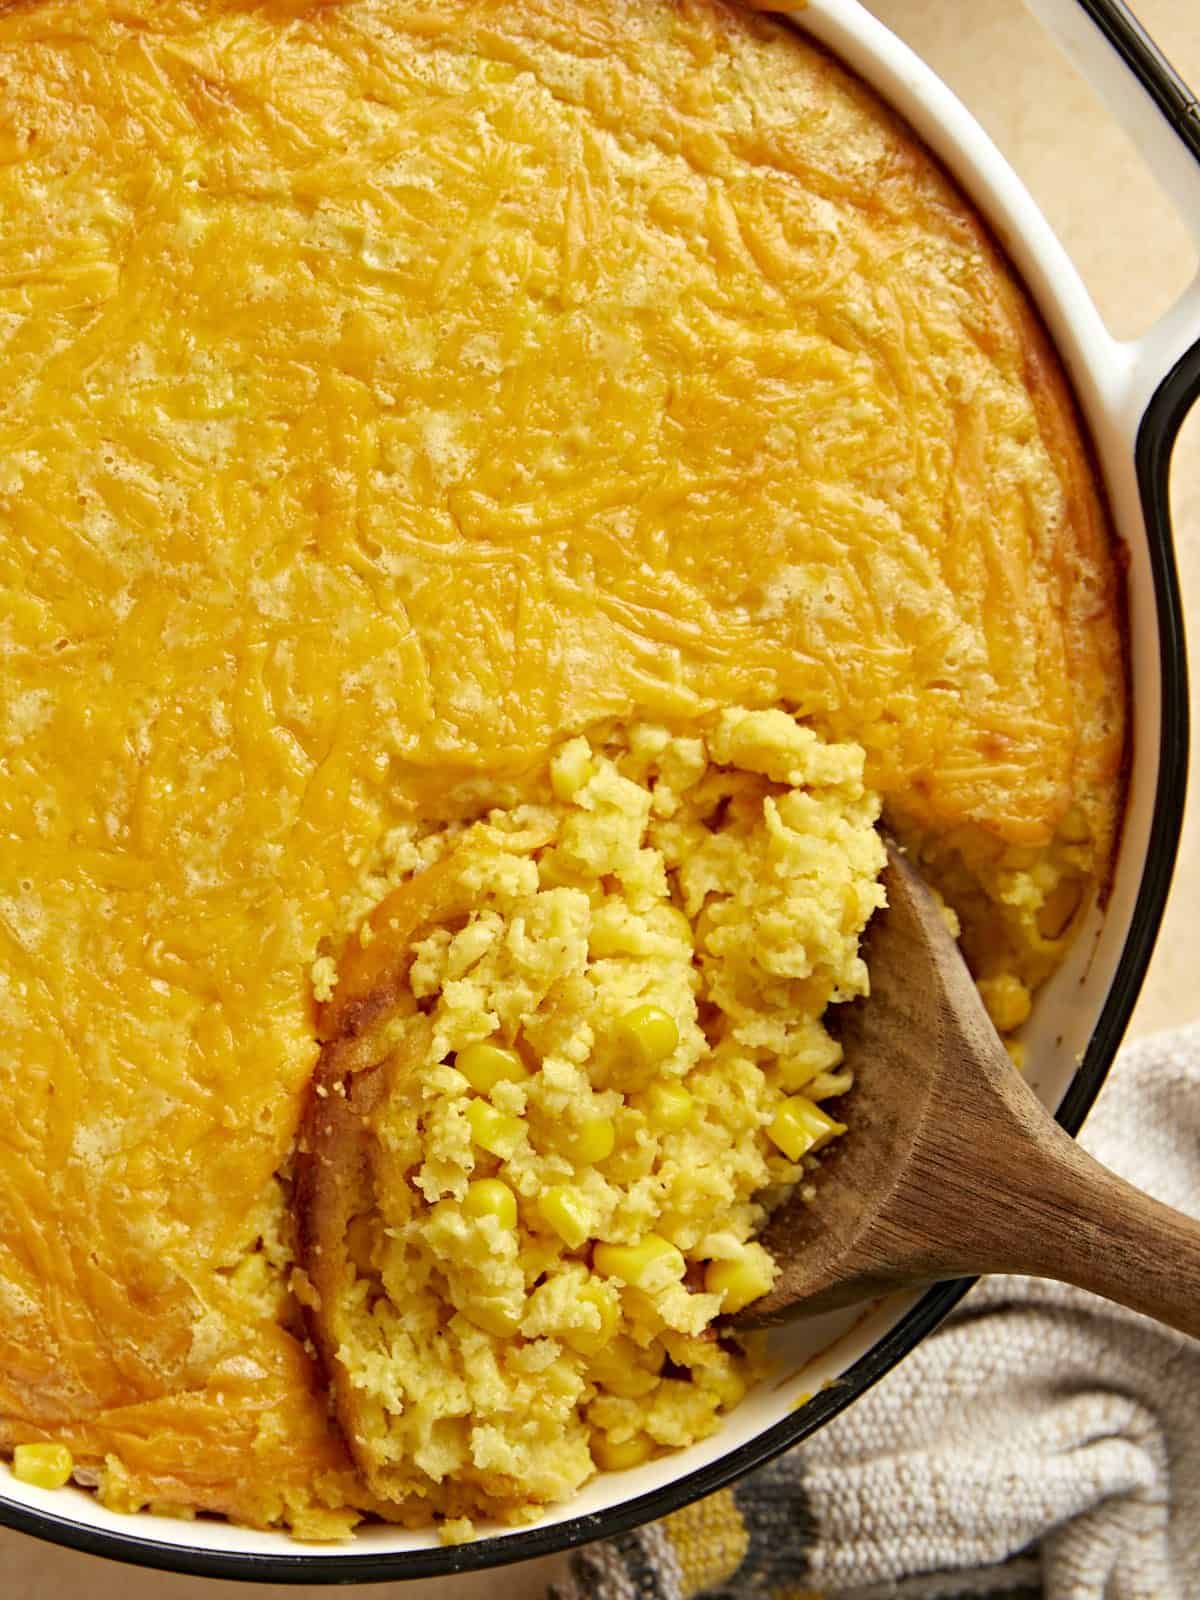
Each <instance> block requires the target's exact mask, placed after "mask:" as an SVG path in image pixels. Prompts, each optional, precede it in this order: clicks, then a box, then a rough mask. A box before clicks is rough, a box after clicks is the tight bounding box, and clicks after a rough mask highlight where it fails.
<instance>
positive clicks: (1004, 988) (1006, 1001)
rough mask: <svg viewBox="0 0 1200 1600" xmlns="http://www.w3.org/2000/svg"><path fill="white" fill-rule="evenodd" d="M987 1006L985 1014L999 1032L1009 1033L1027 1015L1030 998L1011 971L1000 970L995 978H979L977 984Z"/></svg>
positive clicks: (1030, 1003) (1017, 1026)
mask: <svg viewBox="0 0 1200 1600" xmlns="http://www.w3.org/2000/svg"><path fill="white" fill-rule="evenodd" d="M977 987H978V989H979V993H980V994H981V995H982V996H983V1003H984V1005H985V1006H986V1007H987V1014H988V1016H989V1017H991V1019H992V1021H993V1023H995V1025H996V1028H997V1030H998V1031H999V1032H1000V1033H1010V1032H1011V1031H1012V1029H1013V1028H1019V1027H1020V1026H1021V1024H1022V1023H1023V1022H1024V1021H1025V1019H1026V1018H1027V1017H1028V1016H1029V1012H1030V1008H1031V1006H1032V1003H1033V1002H1032V998H1031V996H1030V993H1029V990H1028V989H1027V988H1026V987H1025V985H1024V984H1023V983H1022V982H1021V980H1020V978H1018V977H1016V976H1015V975H1014V974H1013V973H1011V972H1002V973H1000V974H999V976H998V977H995V978H980V980H979V983H978V985H977Z"/></svg>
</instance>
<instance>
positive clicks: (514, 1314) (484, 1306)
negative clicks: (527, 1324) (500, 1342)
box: [462, 1300, 521, 1339]
mask: <svg viewBox="0 0 1200 1600" xmlns="http://www.w3.org/2000/svg"><path fill="white" fill-rule="evenodd" d="M462 1314H463V1316H464V1317H466V1319H467V1321H468V1322H473V1323H474V1324H475V1326H476V1327H477V1328H482V1329H483V1331H484V1333H493V1334H495V1336H496V1338H497V1339H511V1338H512V1336H513V1334H514V1333H516V1331H517V1329H518V1328H519V1327H520V1326H521V1313H520V1312H519V1311H514V1310H512V1308H511V1307H509V1306H506V1305H501V1304H500V1303H499V1302H498V1301H494V1300H493V1301H487V1300H478V1301H475V1302H473V1303H472V1304H471V1305H469V1306H463V1307H462Z"/></svg>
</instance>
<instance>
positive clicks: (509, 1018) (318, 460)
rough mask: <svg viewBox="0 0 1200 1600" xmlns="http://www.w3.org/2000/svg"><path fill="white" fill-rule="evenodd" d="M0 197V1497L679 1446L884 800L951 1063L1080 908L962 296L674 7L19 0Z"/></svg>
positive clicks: (186, 1502) (752, 55)
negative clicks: (914, 902) (914, 869)
mask: <svg viewBox="0 0 1200 1600" xmlns="http://www.w3.org/2000/svg"><path fill="white" fill-rule="evenodd" d="M0 148H2V151H3V160H2V161H0V377H2V378H3V382H2V384H0V652H2V661H3V665H2V667H0V1023H2V1033H3V1041H4V1042H3V1047H2V1048H0V1105H2V1108H3V1114H2V1115H0V1450H3V1452H4V1453H5V1454H6V1455H11V1458H12V1470H13V1471H14V1472H15V1473H16V1475H17V1476H18V1477H20V1478H23V1479H26V1480H27V1481H29V1482H31V1483H37V1484H41V1485H42V1486H43V1487H53V1486H56V1485H62V1484H65V1483H67V1482H69V1481H71V1480H72V1479H74V1481H75V1482H76V1483H80V1484H84V1485H90V1486H93V1487H94V1488H95V1490H96V1492H97V1493H98V1494H99V1496H100V1498H101V1499H102V1500H103V1502H104V1503H105V1504H106V1505H107V1506H109V1507H112V1508H116V1509H118V1510H130V1511H132V1510H138V1509H143V1508H146V1509H150V1510H155V1511H167V1512H175V1513H177V1514H180V1515H192V1514H194V1513H196V1512H216V1513H223V1514H225V1515H228V1516H230V1517H233V1518H236V1519H238V1520H240V1521H241V1522H244V1523H248V1524H252V1525H255V1526H260V1527H270V1526H284V1527H287V1528H289V1529H291V1530H292V1531H293V1532H294V1533H295V1534H297V1535H298V1536H300V1537H303V1538H319V1539H324V1538H337V1537H341V1536H344V1535H346V1534H348V1533H349V1532H350V1531H351V1530H352V1529H353V1527H354V1525H355V1524H356V1522H358V1521H359V1520H360V1519H361V1518H363V1517H364V1516H375V1517H383V1518H390V1519H394V1520H397V1521H401V1522H405V1523H413V1524H420V1523H428V1522H431V1521H438V1522H439V1523H440V1524H441V1526H442V1529H443V1533H444V1536H445V1537H448V1538H457V1537H465V1536H467V1535H468V1534H469V1533H470V1531H471V1529H472V1527H473V1526H474V1523H475V1521H476V1520H480V1521H483V1522H486V1521H487V1520H489V1519H500V1520H502V1521H519V1520H522V1519H524V1518H527V1517H529V1516H533V1515H536V1514H537V1513H538V1512H539V1510H540V1509H541V1508H542V1507H544V1506H545V1505H547V1504H549V1503H551V1502H554V1501H557V1500H561V1499H562V1498H563V1497H565V1496H569V1495H570V1494H571V1493H572V1491H573V1490H574V1489H575V1488H576V1487H577V1486H578V1485H579V1484H581V1483H583V1482H584V1481H585V1480H586V1479H587V1478H588V1477H589V1476H590V1475H591V1474H592V1473H594V1472H596V1471H605V1470H617V1469H620V1468H622V1467H625V1466H629V1465H632V1464H635V1463H637V1462H640V1461H642V1460H645V1459H648V1458H649V1457H651V1456H652V1455H654V1454H655V1453H657V1452H661V1451H666V1450H670V1449H673V1448H676V1447H680V1446H683V1445H686V1444H688V1443H690V1442H692V1441H694V1440H696V1439H699V1438H702V1437H703V1436H704V1435H705V1434H707V1433H710V1432H711V1431H712V1430H714V1429H715V1428H717V1427H719V1426H720V1425H721V1417H722V1415H723V1413H724V1412H726V1411H727V1410H728V1409H729V1408H730V1407H731V1406H733V1405H735V1404H736V1403H737V1399H738V1396H739V1394H740V1392H741V1390H742V1389H743V1387H744V1386H745V1385H746V1384H747V1383H748V1382H750V1381H752V1380H753V1379H754V1377H755V1375H756V1373H757V1371H758V1366H757V1363H758V1362H759V1361H760V1359H762V1357H761V1355H760V1353H758V1352H756V1351H754V1350H746V1349H745V1348H743V1347H742V1346H740V1345H738V1344H737V1343H736V1342H735V1341H734V1340H733V1339H732V1338H731V1336H730V1334H729V1332H728V1326H727V1324H726V1323H725V1322H723V1321H722V1318H723V1316H724V1315H725V1314H726V1313H728V1312H730V1311H732V1310H734V1309H736V1308H737V1307H738V1306H739V1304H742V1303H749V1302H750V1300H751V1299H752V1298H753V1296H754V1295H755V1294H758V1293H761V1292H763V1291H764V1290H765V1288H766V1287H767V1285H768V1284H769V1282H770V1278H771V1274H772V1271H773V1267H772V1263H771V1262H770V1259H769V1257H767V1255H766V1253H765V1251H764V1250H763V1249H762V1248H761V1246H759V1245H758V1244H757V1243H756V1238H755V1236H756V1233H757V1231H758V1230H759V1228H760V1226H761V1224H762V1222H763V1220H764V1218H765V1216H766V1215H767V1214H768V1212H769V1210H770V1208H771V1207H772V1206H773V1205H774V1204H775V1203H776V1201H777V1200H778V1199H779V1198H780V1196H781V1195H782V1194H783V1193H785V1192H787V1191H788V1189H789V1187H790V1186H793V1185H795V1184H797V1183H799V1184H800V1185H803V1184H804V1183H805V1174H806V1171H807V1170H808V1169H809V1168H810V1167H811V1165H812V1163H813V1162H819V1160H820V1159H821V1149H822V1146H823V1145H824V1144H825V1143H827V1142H828V1141H829V1140H831V1139H835V1138H839V1137H842V1138H848V1139H852V1138H853V1137H854V1127H853V1121H854V1117H853V1105H854V1098H853V1090H852V1087H851V1086H850V1084H849V1083H848V1081H847V1075H846V1074H845V1073H844V1072H842V1071H841V1070H840V1063H839V1059H838V1052H837V1046H836V1043H835V1042H834V1039H833V1037H832V1036H831V1034H830V1033H828V1032H826V1027H825V1020H823V1019H827V1007H828V1006H829V1005H830V1004H831V1003H836V1002H839V1001H842V1000H847V999H852V998H853V997H855V996H856V995H860V994H863V993H865V992H866V988H867V974H866V972H865V971H864V969H863V966H862V962H861V959H860V957H859V955H858V936H859V934H860V932H861V930H862V928H863V926H864V924H865V922H866V920H867V919H868V917H869V916H870V914H871V912H872V910H873V909H874V908H875V906H876V905H877V903H878V899H879V891H878V887H877V876H878V871H879V868H880V865H881V863H882V853H881V849H880V844H879V839H878V834H877V830H876V822H877V819H882V822H883V823H884V824H885V825H886V826H887V827H888V828H889V829H890V830H891V831H892V832H893V833H895V834H896V835H897V837H898V838H899V839H900V840H901V841H902V843H903V844H904V845H905V846H906V848H907V849H908V850H909V851H910V852H911V853H912V855H913V856H914V857H915V859H916V860H917V861H918V862H919V864H920V866H921V868H922V870H923V871H924V873H925V874H926V875H927V876H928V877H929V878H930V880H931V881H932V882H933V883H934V884H935V885H936V887H937V888H938V890H939V891H940V892H941V894H942V895H943V897H944V899H945V901H946V902H947V905H948V906H949V907H950V908H951V910H952V913H953V914H955V915H956V916H957V918H958V921H959V922H960V924H961V931H962V943H963V948H964V950H965V952H966V955H967V957H968V960H969V962H970V963H971V966H972V970H973V972H974V973H975V975H976V978H977V981H978V983H979V986H980V990H981V992H982V993H983V995H984V997H985V1000H986V1001H987V1004H988V1006H989V1009H990V1010H991V1013H992V1015H993V1018H994V1020H995V1021H996V1023H997V1025H998V1027H1000V1028H1001V1030H1002V1031H1006V1032H1012V1030H1014V1029H1018V1028H1019V1027H1020V1025H1021V1023H1022V1022H1023V1021H1024V1019H1025V1017H1026V1016H1027V1014H1028V1012H1029V1008H1030V1004H1031V998H1032V997H1033V995H1034V994H1035V991H1036V989H1037V987H1038V985H1039V984H1041V983H1042V982H1043V981H1044V980H1045V979H1046V978H1047V977H1048V976H1049V975H1050V974H1051V973H1052V972H1053V971H1054V970H1055V968H1056V967H1057V966H1058V965H1059V963H1060V962H1061V961H1062V959H1063V956H1064V954H1065V952H1066V950H1067V948H1068V946H1069V944H1070V941H1071V939H1072V937H1073V935H1074V933H1075V931H1076V930H1077V929H1078V927H1079V925H1080V922H1081V920H1082V918H1083V916H1084V914H1085V912H1086V910H1087V908H1088V907H1089V905H1091V904H1092V903H1093V902H1094V901H1095V899H1096V897H1097V896H1098V895H1102V893H1103V890H1104V885H1105V882H1106V878H1107V874H1108V871H1109V866H1110V862H1111V858H1112V853H1113V849H1114V842H1115V837H1116V832H1117V828H1118V826H1119V821H1120V814H1121V804H1122V763H1123V752H1124V748H1125V727H1124V718H1125V669H1124V654H1123V642H1122V601H1121V585H1120V579H1119V563H1118V559H1117V552H1116V549H1115V546H1114V542H1113V539H1112V536H1111V533H1110V529H1109V527H1108V523H1107V521H1106V517H1105V513H1104V509H1103V505H1102V501H1101V498H1100V494H1099V491H1098V488H1097V484H1096V480H1095V475H1094V473H1093V471H1092V468H1091V465H1090V461H1089V456H1088V451H1087V446H1086V443H1085V441H1084V439H1083V438H1082V435H1081V432H1080V428H1079V424H1078V422H1077V419H1076V416H1075V413H1074V409H1073V405H1072V401H1071V397H1070V395H1069V392H1068V390H1067V387H1066V385H1065V382H1064V379H1063V376H1062V373H1061V371H1060V369H1059V366H1058V364H1057V362H1056V359H1055V357H1054V354H1053V352H1052V350H1051V349H1050V347H1049V345H1048V343H1047V340H1046V337H1045V334H1044V332H1043V330H1042V328H1041V326H1040V324H1039V323H1038V321H1037V318H1036V316H1035V314H1034V312H1033V310H1032V309H1031V307H1030V305H1029V303H1028V301H1027V299H1026V297H1025V295H1024V293H1023V291H1022V290H1021V288H1020V287H1019V285H1018V284H1017V283H1016V282H1015V281H1014V279H1013V277H1012V275H1011V273H1010V271H1009V270H1008V268H1007V266H1006V264H1005V262H1004V260H1003V258H1002V256H1001V255H1000V253H999V252H998V250H997V248H996V246H995V244H994V243H993V242H992V240H991V239H990V238H989V236H988V234H987V232H986V230H985V229H984V228H983V226H982V225H981V223H980V222H979V220H978V219H977V218H976V217H975V215H974V214H973V212H972V210H971V208H970V207H969V205H968V204H967V202H966V201H965V200H964V199H963V197H962V196H961V195H960V194H959V193H958V191H957V190H956V189H955V187H954V186H953V184H952V183H951V182H950V181H949V179H948V178H947V177H946V175H945V174H944V173H943V172H942V171H941V170H940V168H939V167H938V166H937V165H936V163H935V162H934V161H933V160H932V159H931V157H930V156H929V155H928V154H927V152H925V151H924V149H923V148H922V147H921V146H920V144H919V143H918V142H917V141H916V140H915V138H914V137H913V135H912V134H911V132H910V131H909V130H908V129H907V128H906V127H905V126H904V125H903V124H901V123H900V122H899V121H898V120H897V119H896V118H895V117H894V116H892V114H891V113H890V112H888V111H887V110H886V108H884V107H883V106H882V105H881V104H880V103H879V102H878V101H877V100H876V99H875V98H874V97H873V96H872V95H871V94H870V93H869V92H868V91H867V90H866V89H865V88H864V87H863V86H862V85H861V84H859V83H858V82H857V81H856V80H855V79H854V78H852V77H851V76H850V75H849V74H847V73H846V72H845V71H844V70H843V69H842V68H840V67H839V66H838V65H837V64H836V63H835V62H834V61H832V60H831V59H830V58H829V57H828V56H826V55H825V54H824V53H822V52H821V51H820V50H818V49H816V48H814V47H813V46H812V45H811V44H809V43H807V42H805V40H804V39H803V37H802V36H801V34H800V33H799V32H797V31H795V30H794V29H793V28H791V27H790V26H788V25H786V24H783V23H781V22H778V21H773V20H771V19H769V18H767V17H765V16H762V15H758V14H755V13H753V12H751V11H750V10H749V9H744V8H742V7H740V6H737V5H734V4H731V3H725V0H520V3H501V0H335V3H327V4H319V3H318V4H311V3H308V0H305V3H304V4H298V3H295V0H122V3H121V4H120V5H113V4H110V3H109V0H25V3H16V4H10V5H6V6H4V7H2V8H0ZM848 1090H849V1093H847V1091H848Z"/></svg>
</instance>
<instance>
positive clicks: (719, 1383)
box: [703, 1361, 746, 1411]
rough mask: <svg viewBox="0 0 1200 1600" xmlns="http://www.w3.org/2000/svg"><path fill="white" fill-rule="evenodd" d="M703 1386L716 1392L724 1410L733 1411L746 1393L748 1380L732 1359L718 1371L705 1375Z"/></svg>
mask: <svg viewBox="0 0 1200 1600" xmlns="http://www.w3.org/2000/svg"><path fill="white" fill-rule="evenodd" d="M703 1387H704V1388H705V1389H708V1390H709V1391H710V1392H711V1393H712V1394H715V1395H716V1397H717V1399H718V1400H719V1401H720V1404H721V1410H722V1411H732V1410H733V1408H734V1406H736V1405H740V1404H741V1402H742V1400H743V1399H744V1397H745V1394H746V1380H745V1378H743V1376H742V1374H741V1373H740V1372H739V1371H738V1369H737V1368H736V1367H735V1366H734V1364H733V1363H732V1361H731V1362H730V1363H729V1365H728V1366H727V1367H722V1368H721V1369H720V1370H719V1371H717V1372H709V1373H706V1374H705V1375H704V1380H703Z"/></svg>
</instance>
